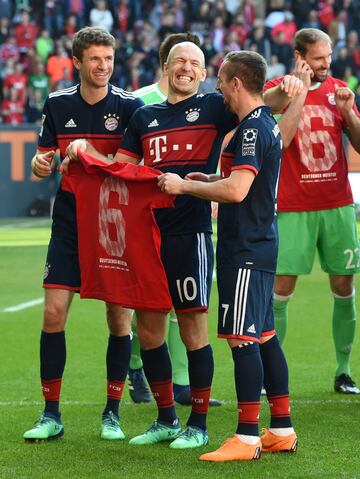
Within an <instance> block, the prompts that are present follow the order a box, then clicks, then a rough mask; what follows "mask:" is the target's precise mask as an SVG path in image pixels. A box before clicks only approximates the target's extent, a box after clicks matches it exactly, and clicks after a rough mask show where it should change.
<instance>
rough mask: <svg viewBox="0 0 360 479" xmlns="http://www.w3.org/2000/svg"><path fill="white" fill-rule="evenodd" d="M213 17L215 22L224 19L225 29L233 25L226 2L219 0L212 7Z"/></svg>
mask: <svg viewBox="0 0 360 479" xmlns="http://www.w3.org/2000/svg"><path fill="white" fill-rule="evenodd" d="M214 7H215V8H214ZM212 17H213V19H214V20H215V19H216V18H222V20H223V24H224V27H225V28H228V27H229V26H230V25H231V20H232V15H231V13H230V12H229V11H228V10H227V8H226V4H225V2H224V0H217V1H216V2H214V4H213V7H212Z"/></svg>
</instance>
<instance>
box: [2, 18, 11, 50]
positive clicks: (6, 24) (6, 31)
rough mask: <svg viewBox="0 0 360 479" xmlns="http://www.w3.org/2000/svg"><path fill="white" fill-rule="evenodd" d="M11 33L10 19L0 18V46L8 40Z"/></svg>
mask: <svg viewBox="0 0 360 479" xmlns="http://www.w3.org/2000/svg"><path fill="white" fill-rule="evenodd" d="M10 31H11V30H10V19H9V18H8V17H0V45H2V44H3V43H4V42H5V41H6V40H7V38H8V36H9V35H10Z"/></svg>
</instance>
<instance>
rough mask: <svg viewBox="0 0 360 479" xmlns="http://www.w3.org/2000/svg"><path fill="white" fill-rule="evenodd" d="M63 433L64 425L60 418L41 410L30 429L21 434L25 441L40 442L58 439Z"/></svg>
mask: <svg viewBox="0 0 360 479" xmlns="http://www.w3.org/2000/svg"><path fill="white" fill-rule="evenodd" d="M63 435H64V426H63V425H62V423H61V420H60V418H56V417H55V416H53V415H52V414H48V413H45V412H43V413H42V414H41V416H40V419H39V420H38V421H37V422H36V423H35V425H34V427H33V428H32V429H29V431H26V432H25V433H24V435H23V438H24V439H25V441H29V442H42V441H52V440H54V439H60V438H61V437H62V436H63Z"/></svg>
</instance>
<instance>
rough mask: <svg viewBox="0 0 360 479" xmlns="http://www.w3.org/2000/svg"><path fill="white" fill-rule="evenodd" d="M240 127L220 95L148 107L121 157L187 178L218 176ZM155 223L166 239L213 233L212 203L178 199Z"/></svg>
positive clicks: (128, 136)
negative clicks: (225, 144)
mask: <svg viewBox="0 0 360 479" xmlns="http://www.w3.org/2000/svg"><path fill="white" fill-rule="evenodd" d="M236 124H237V119H236V116H235V115H233V114H232V113H230V112H229V111H227V110H226V108H225V105H224V100H223V97H222V95H220V94H218V93H208V94H206V95H198V94H196V95H193V96H192V97H190V98H187V99H186V100H183V101H181V102H178V103H175V104H171V103H169V102H168V101H165V102H163V103H160V104H154V105H146V106H144V107H142V108H140V109H139V110H138V111H137V112H136V113H135V114H134V116H133V117H132V119H131V121H130V123H129V127H128V129H127V131H126V134H125V136H124V140H123V142H122V144H121V148H120V149H119V152H120V153H124V154H126V155H130V156H133V157H134V158H137V159H138V160H140V159H141V158H144V164H145V165H147V166H152V167H154V168H157V169H159V170H161V171H162V172H164V173H165V172H171V173H177V174H178V175H180V176H181V177H183V178H184V177H185V176H186V175H187V174H188V173H190V172H194V171H200V172H203V173H207V174H209V173H215V171H216V167H217V164H218V159H219V155H220V149H221V145H222V141H223V139H224V136H225V135H226V133H228V132H229V131H230V130H232V129H233V128H235V126H236ZM156 220H157V222H158V225H159V227H160V229H161V233H162V234H163V235H164V234H165V235H169V234H171V235H174V234H188V233H199V232H211V215H210V202H209V201H206V200H201V199H199V198H195V197H193V196H188V195H183V196H178V197H177V198H176V200H175V208H173V209H172V210H171V211H170V210H169V211H165V210H158V211H157V212H156Z"/></svg>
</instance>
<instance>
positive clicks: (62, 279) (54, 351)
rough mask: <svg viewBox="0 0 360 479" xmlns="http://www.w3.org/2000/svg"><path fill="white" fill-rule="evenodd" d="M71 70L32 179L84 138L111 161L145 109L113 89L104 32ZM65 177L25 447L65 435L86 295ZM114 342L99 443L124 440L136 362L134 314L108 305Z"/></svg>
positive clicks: (80, 41)
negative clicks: (75, 306) (124, 403)
mask: <svg viewBox="0 0 360 479" xmlns="http://www.w3.org/2000/svg"><path fill="white" fill-rule="evenodd" d="M72 48H73V63H74V66H75V68H76V69H77V70H78V71H79V74H80V79H81V82H80V84H79V85H76V86H74V87H71V88H68V89H66V90H60V91H56V92H54V93H51V94H50V95H49V97H48V98H47V100H46V102H45V106H44V111H43V121H42V128H41V132H40V135H39V142H38V148H37V151H36V154H35V156H34V157H33V160H32V171H33V173H34V174H35V175H36V176H38V177H39V178H42V177H46V176H49V175H50V174H51V171H52V168H53V163H54V162H53V158H54V154H55V151H56V150H57V149H59V150H60V155H61V158H62V159H63V158H64V157H65V156H66V148H67V146H68V145H69V143H70V142H71V141H72V140H73V139H74V138H78V137H79V136H80V137H85V138H87V140H88V141H89V142H90V143H91V144H93V145H94V146H95V147H96V148H97V149H98V150H99V151H101V152H102V153H103V154H104V155H109V156H111V157H113V156H114V155H115V153H116V151H117V149H118V146H119V143H120V140H121V138H122V136H123V134H124V130H125V128H126V127H127V125H128V121H129V119H130V117H131V115H132V114H133V112H134V111H135V110H136V109H137V108H138V107H139V106H141V105H142V104H143V102H142V101H141V100H139V99H137V98H135V96H134V95H133V94H130V93H127V92H125V91H123V90H122V89H120V88H117V87H114V86H113V85H111V84H109V79H110V77H111V75H112V72H113V66H114V49H115V39H114V37H113V36H112V35H110V34H109V33H108V32H106V31H104V30H103V29H101V28H90V27H86V28H83V29H82V30H80V31H79V32H77V33H76V34H75V35H74V38H73V46H72ZM66 181H67V180H66V177H64V178H63V179H62V183H61V185H60V188H59V190H58V192H57V195H56V200H55V204H54V211H53V223H52V232H51V239H50V243H49V249H48V254H47V259H46V265H45V274H44V288H45V309H44V317H43V326H42V332H41V339H40V376H41V385H42V391H43V395H44V398H45V408H44V411H43V413H42V414H41V417H40V419H39V420H38V422H37V423H36V425H35V427H34V428H32V429H30V430H29V431H26V432H25V434H24V438H25V440H28V441H41V440H49V439H57V438H59V437H61V436H62V435H63V434H64V427H63V425H62V422H61V415H60V410H59V399H60V389H61V383H62V376H63V371H64V367H65V360H66V344H65V331H64V330H65V324H66V320H67V315H68V311H69V308H70V305H71V302H72V299H73V296H74V292H77V291H79V290H80V271H79V262H78V244H77V227H76V208H75V206H76V205H75V199H74V196H73V195H72V194H71V193H69V192H67V191H65V186H66ZM106 310H107V311H106V312H107V323H108V328H109V333H110V335H109V342H108V348H107V354H106V366H107V402H106V406H105V409H104V412H103V416H102V426H101V437H102V438H103V439H109V440H114V439H115V440H116V439H124V437H125V436H124V433H123V432H122V430H121V428H120V424H119V417H118V414H119V413H118V409H119V402H120V399H121V395H122V390H123V386H124V381H125V379H126V373H127V369H128V365H129V360H130V347H131V334H130V333H131V312H130V310H126V309H123V308H122V307H120V306H118V305H115V304H107V305H106Z"/></svg>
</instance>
